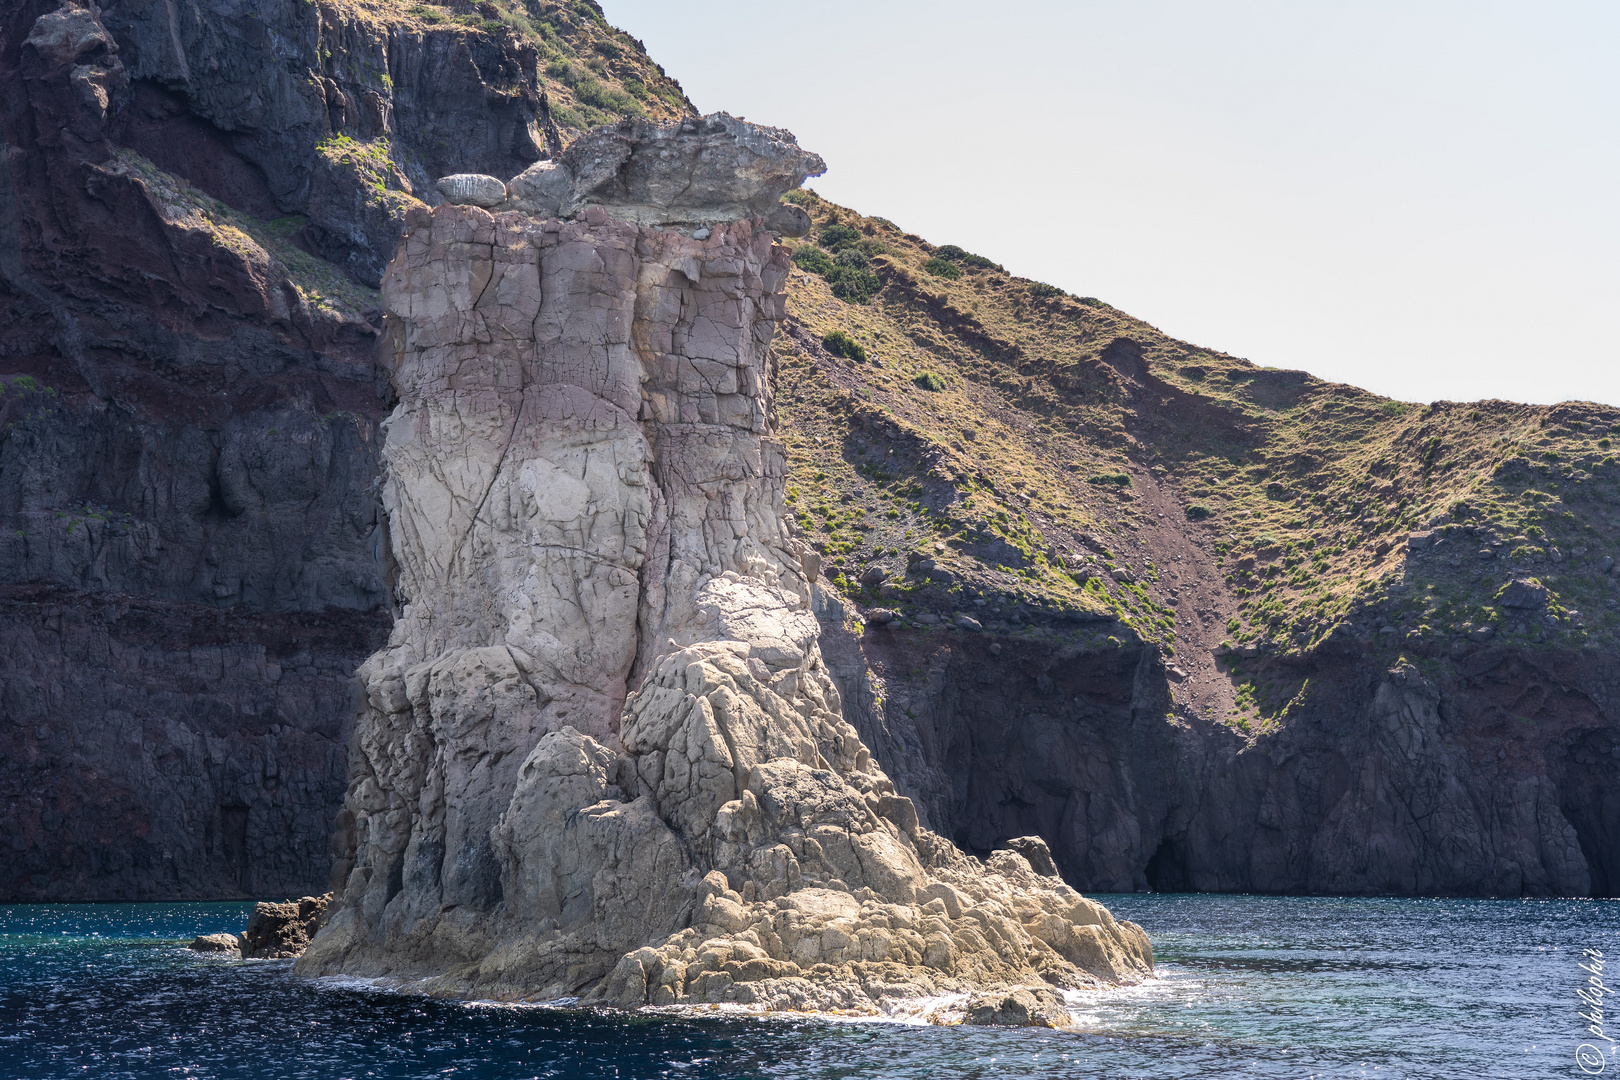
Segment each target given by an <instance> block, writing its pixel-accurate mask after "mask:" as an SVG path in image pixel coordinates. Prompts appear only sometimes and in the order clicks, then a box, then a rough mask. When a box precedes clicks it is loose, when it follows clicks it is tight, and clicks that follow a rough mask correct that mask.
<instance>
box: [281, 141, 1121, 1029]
mask: <svg viewBox="0 0 1620 1080" xmlns="http://www.w3.org/2000/svg"><path fill="white" fill-rule="evenodd" d="M727 121H728V124H727V125H721V130H720V134H722V135H725V134H726V133H728V132H733V133H734V132H735V125H736V124H737V123H739V122H736V121H730V120H729V118H727ZM745 126H746V125H745ZM638 130H640V129H638ZM671 130H673V131H674V134H673V135H672V136H670V138H671V139H673V140H674V141H673V142H671V143H669V145H670V146H673V147H676V148H678V147H680V146H684V145H685V143H682V142H681V140H682V139H687V140H688V141H690V140H691V139H692V138H696V137H698V136H700V135H703V130H701V129H700V128H699V129H694V131H687V130H686V128H685V127H680V126H677V128H675V129H671ZM709 134H710V135H713V134H714V133H713V132H710V133H709ZM643 135H645V132H643ZM742 136H746V137H738V138H736V139H735V140H734V142H735V143H736V144H737V145H745V144H747V145H752V143H750V141H749V140H754V141H755V142H759V143H760V145H763V146H765V147H766V148H767V149H769V148H771V147H775V150H774V151H773V153H776V154H777V156H776V158H774V159H772V160H774V161H775V163H776V164H774V165H772V166H771V168H773V169H776V170H777V172H776V173H771V175H772V176H776V175H777V174H779V173H780V170H781V161H782V160H788V159H792V154H791V153H789V152H788V151H787V150H784V149H783V145H782V141H781V133H770V134H769V137H768V138H766V137H764V136H760V137H759V138H758V139H755V136H754V135H752V134H749V133H748V132H743V133H742ZM727 137H730V136H727ZM661 138H662V136H659V137H658V138H653V137H651V136H648V137H646V138H643V139H642V143H643V144H645V145H652V146H657V145H660V141H659V140H660V139H661ZM666 141H667V140H666ZM609 143H610V144H611V145H608V146H607V147H606V149H604V150H603V155H604V162H606V161H607V159H608V158H611V157H613V155H612V154H611V153H608V150H611V149H612V147H613V146H619V147H620V148H621V149H622V148H623V147H624V143H623V141H622V140H621V141H620V142H619V143H612V141H611V140H609ZM638 145H640V144H638ZM792 149H793V150H794V151H796V148H792ZM635 152H636V147H635V146H631V147H630V148H629V149H627V150H626V151H625V153H626V155H628V156H627V157H625V158H624V159H623V160H620V161H619V164H618V165H615V166H613V168H619V167H620V166H623V165H624V164H625V162H626V161H630V162H632V163H633V162H634V161H635V160H636V159H635ZM682 152H683V153H684V151H682ZM651 160H671V161H674V162H676V163H677V164H679V165H680V168H681V169H684V170H686V172H685V173H683V175H686V176H688V178H691V177H692V176H694V175H696V174H697V173H701V171H702V170H701V169H697V166H696V165H694V164H693V163H692V162H690V161H688V160H687V159H686V158H685V157H682V156H681V154H679V153H676V152H675V151H674V150H672V151H671V158H669V159H659V158H656V157H654V158H652V159H651ZM644 164H645V163H643V165H644ZM643 165H638V166H636V167H637V168H642V167H643ZM601 167H602V169H603V170H607V171H604V173H603V175H604V176H606V175H608V172H610V171H611V170H609V169H608V164H603V165H602V166H601ZM706 167H707V166H705V168H706ZM795 167H797V166H795ZM761 168H762V169H763V168H764V167H763V166H761ZM694 170H696V173H695V172H694ZM547 171H548V170H545V169H542V170H539V172H540V173H546V172H547ZM765 171H766V172H769V171H770V170H769V169H766V170H765ZM534 172H535V170H531V173H534ZM614 175H619V174H614ZM525 177H527V179H525ZM525 177H520V178H518V179H517V180H514V181H513V184H512V191H513V192H514V194H516V195H518V196H519V197H524V196H525V193H526V192H529V193H532V192H533V191H534V190H537V189H540V188H544V187H545V184H546V183H549V182H550V181H546V180H545V178H544V177H543V176H539V175H538V174H537V175H536V176H531V175H530V174H525ZM700 178H701V177H700ZM800 178H802V176H801V177H800ZM665 179H667V178H665ZM722 179H723V178H721V179H716V178H713V177H711V178H709V179H708V180H705V181H704V182H706V183H712V185H715V190H717V191H720V190H722V189H723V190H724V191H727V192H730V194H722V195H714V196H712V197H713V198H714V199H722V198H723V199H727V200H731V201H730V202H727V203H726V204H725V206H728V207H730V208H731V209H732V210H735V209H737V208H738V207H742V208H744V209H753V210H754V211H755V218H754V219H749V218H746V217H745V218H740V219H736V220H731V221H729V222H728V221H725V220H723V215H716V216H714V217H712V218H711V219H710V220H712V221H714V222H715V223H714V224H713V225H712V226H711V228H710V230H709V235H708V236H707V237H706V238H704V239H702V240H699V239H697V238H696V237H695V236H693V235H689V234H688V233H686V232H684V231H679V230H675V229H667V228H661V227H656V226H652V225H647V224H638V223H636V221H634V220H623V219H622V217H618V216H615V215H617V213H618V211H619V210H621V209H624V207H623V206H622V205H616V206H615V207H613V208H612V209H613V210H614V214H610V212H609V210H610V208H609V207H606V206H603V205H586V206H584V207H583V208H582V209H581V210H580V212H579V214H578V217H577V220H574V221H562V220H559V219H557V218H555V217H551V218H546V219H541V218H537V217H535V216H531V215H529V214H524V213H516V212H507V213H501V214H499V215H491V214H489V213H486V212H485V211H483V210H481V209H477V208H475V207H469V206H454V205H451V206H443V207H440V208H438V209H437V210H435V211H432V212H428V211H425V210H418V211H413V212H412V213H411V215H410V216H409V217H408V218H407V232H406V235H405V237H404V239H403V241H402V243H401V246H400V249H399V252H398V253H397V255H396V256H395V259H394V262H393V263H392V265H391V266H390V267H389V270H388V273H387V275H386V276H385V278H384V283H383V291H384V299H385V302H386V304H387V306H388V310H389V313H390V320H389V327H388V331H387V334H388V339H389V342H390V343H391V346H392V351H393V379H394V383H395V386H396V387H397V389H398V392H399V406H398V408H396V410H395V412H394V414H393V416H392V417H390V419H389V421H388V423H387V425H386V443H385V446H384V450H383V453H384V458H385V460H386V462H387V468H388V475H387V484H386V488H385V490H384V493H383V498H384V504H385V506H386V508H387V511H388V515H389V525H390V536H391V541H392V545H393V552H394V557H395V560H396V562H397V565H398V577H399V584H398V592H399V595H400V597H401V599H402V602H403V608H402V610H401V612H400V615H399V618H398V621H397V623H396V626H395V629H394V633H393V636H392V638H391V639H390V641H389V643H388V645H387V647H386V648H384V649H383V650H382V651H380V652H378V653H377V654H376V655H374V656H373V657H372V658H371V659H370V660H369V661H368V662H367V663H366V664H365V665H364V667H362V669H361V671H360V680H361V683H362V686H363V689H364V704H363V708H362V713H361V716H360V718H359V721H358V724H357V729H356V734H355V738H354V750H353V753H352V756H351V770H352V771H351V784H350V790H349V795H348V800H347V806H346V808H345V811H344V815H345V816H344V818H343V819H342V820H343V821H345V822H348V821H351V820H352V822H353V827H352V829H350V828H348V827H347V825H346V826H345V829H344V831H343V834H342V835H343V837H345V838H352V840H351V842H350V844H348V845H345V847H344V850H342V851H341V852H340V863H339V872H338V876H339V878H340V880H339V881H338V883H337V884H338V894H339V899H338V900H337V902H336V903H335V904H334V908H333V912H332V915H331V917H330V918H329V920H328V922H327V924H326V926H325V929H323V931H322V932H321V934H320V935H319V936H318V937H317V938H316V940H315V942H314V943H313V944H312V945H311V947H310V949H309V951H308V952H307V953H306V954H305V956H304V958H303V959H302V960H301V961H300V962H299V970H300V971H304V972H308V973H327V972H347V973H354V974H366V975H393V976H399V977H405V978H411V979H415V980H421V985H423V986H424V987H425V988H427V989H430V990H434V991H440V992H446V993H455V994H471V995H482V996H493V997H501V998H528V999H536V998H545V999H549V998H558V997H583V998H584V999H586V1000H588V1001H594V1002H603V1003H608V1004H613V1005H619V1006H624V1007H634V1006H640V1005H648V1004H651V1005H668V1004H683V1003H700V1002H719V1001H725V1002H738V1003H745V1004H751V1005H754V1006H758V1007H762V1008H816V1009H853V1010H858V1011H873V1010H875V1009H878V1008H881V1007H883V1006H884V1005H885V1003H887V1002H894V1001H898V1000H901V999H907V998H920V997H930V996H934V995H940V994H957V995H965V994H967V993H968V992H970V991H992V992H993V994H996V995H1000V997H996V998H995V1002H994V1007H993V1008H988V1011H986V1009H978V1008H977V1007H975V1008H974V1009H970V1010H969V1012H972V1013H973V1015H974V1016H977V1015H979V1013H981V1012H982V1013H984V1015H985V1016H988V1017H992V1018H995V1017H1001V1018H1003V1020H1005V1021H1006V1022H1021V1023H1055V1022H1057V1013H1055V1012H1054V1011H1053V1009H1054V1006H1053V1002H1055V1001H1057V998H1055V997H1054V996H1053V995H1052V988H1053V987H1057V988H1063V987H1082V986H1095V985H1099V984H1101V983H1115V982H1131V981H1135V980H1137V979H1140V978H1142V977H1144V976H1146V975H1148V974H1149V973H1150V972H1151V970H1152V956H1151V951H1150V950H1149V949H1148V946H1147V940H1146V937H1145V935H1143V934H1142V933H1141V931H1140V930H1139V929H1137V928H1135V927H1133V926H1132V925H1131V924H1129V923H1116V922H1115V921H1114V920H1113V918H1112V917H1111V916H1109V914H1108V913H1107V911H1105V910H1104V909H1103V908H1101V907H1100V906H1099V905H1096V904H1094V903H1092V902H1090V901H1088V900H1085V899H1084V898H1082V897H1081V896H1079V894H1077V893H1075V892H1074V890H1072V889H1070V888H1069V887H1068V886H1066V885H1064V884H1063V883H1062V882H1061V880H1060V879H1058V878H1056V877H1055V876H1053V875H1052V874H1051V873H1050V870H1051V867H1050V855H1049V853H1046V851H1045V847H1044V845H1039V843H1038V841H1035V840H1031V839H1029V838H1026V839H1024V840H1020V841H1019V844H1020V847H1021V850H1024V851H1026V852H1028V853H1029V854H1030V855H1031V856H1033V857H1035V858H1036V860H1037V861H1038V862H1041V865H1042V869H1043V870H1046V871H1048V872H1047V873H1046V874H1038V873H1036V872H1035V871H1034V870H1032V869H1031V866H1030V863H1029V861H1028V860H1026V859H1025V857H1024V856H1023V855H1020V854H1016V853H1014V852H1012V851H1003V852H997V853H996V854H995V856H994V857H992V858H991V859H990V860H989V862H988V863H981V862H979V861H978V860H976V859H972V858H969V857H967V856H964V855H963V854H961V853H960V852H958V851H957V850H956V849H955V848H953V847H952V846H951V845H950V844H949V843H947V842H946V841H944V840H943V839H941V838H940V837H937V836H934V835H932V834H930V833H928V832H927V831H926V830H923V829H921V828H920V827H919V824H918V818H917V812H916V809H915V807H913V806H912V804H911V801H910V800H909V799H906V798H904V797H902V796H900V795H899V794H898V793H896V792H895V790H894V785H893V784H892V783H891V782H890V781H889V779H888V777H887V776H885V775H884V774H883V772H882V771H881V770H880V769H879V768H878V767H877V766H876V765H875V764H874V763H873V761H872V758H871V755H870V754H869V752H868V751H867V748H866V747H865V746H864V745H862V743H861V740H860V738H859V737H858V736H857V734H856V732H855V730H854V728H853V727H851V726H850V725H849V724H848V723H847V722H846V721H845V720H844V718H843V712H842V705H841V702H840V701H839V696H838V691H837V689H836V688H835V686H834V684H833V682H832V680H831V678H829V676H828V675H827V672H826V671H825V670H824V667H823V664H822V659H821V653H820V649H819V646H818V643H817V642H818V633H819V624H818V622H817V619H816V617H815V614H814V613H813V612H812V610H811V607H812V601H813V587H812V585H811V580H812V579H813V578H814V576H815V574H816V571H817V569H818V567H817V560H816V559H815V557H814V554H813V553H811V552H809V551H808V550H807V549H805V548H804V547H803V546H802V545H800V544H798V543H797V542H796V541H794V540H792V539H791V538H790V537H789V535H788V533H787V532H786V528H785V525H784V510H785V501H784V475H785V467H784V454H783V447H782V444H781V443H780V441H779V440H778V439H777V438H776V437H775V436H774V435H773V434H772V432H771V427H770V423H769V417H770V415H771V385H770V379H769V371H770V363H769V352H768V350H769V346H770V341H771V337H772V334H773V332H774V329H775V324H776V322H777V321H778V320H780V319H781V317H782V314H783V306H782V304H783V300H782V293H781V289H782V286H783V283H784V281H785V279H786V276H787V271H788V267H789V265H790V264H789V261H788V259H787V253H786V252H785V251H784V250H783V249H782V248H780V247H777V246H775V245H774V244H773V242H772V239H771V237H770V235H769V234H768V233H767V232H765V231H763V230H762V229H760V228H759V227H758V225H757V218H758V211H759V210H760V209H761V208H760V207H756V206H754V204H753V202H752V201H751V200H752V199H754V196H750V195H749V194H748V192H749V190H752V189H750V187H749V185H750V184H753V185H764V186H763V187H760V188H758V190H760V191H766V192H768V193H769V200H770V201H772V202H774V200H775V198H776V195H777V194H779V193H780V189H773V188H772V184H774V183H776V181H774V180H769V178H768V177H767V178H765V179H761V177H759V176H755V177H754V178H753V179H749V177H748V176H746V175H744V176H740V177H733V178H732V180H731V181H726V182H725V183H731V184H734V185H735V186H734V187H732V188H728V187H726V186H725V183H722V182H721V180H722ZM768 180H769V182H767V181H768ZM794 182H795V183H796V182H797V180H795V181H794ZM603 183H606V181H605V180H604V181H603ZM636 183H637V184H640V186H639V187H636V186H635V185H630V186H629V187H627V188H626V191H627V192H630V194H634V193H636V192H640V195H637V196H636V197H637V198H642V200H643V201H642V202H640V203H636V204H635V206H641V207H645V206H646V205H650V204H651V203H650V202H648V200H652V201H653V202H656V201H657V199H659V198H664V195H659V194H658V193H660V192H663V193H666V194H668V193H669V192H672V191H673V190H674V189H673V188H672V187H670V185H669V184H668V183H666V182H665V180H664V179H660V178H658V177H647V176H643V177H641V179H639V180H637V181H636ZM593 190H594V189H593ZM757 194H758V192H757V191H756V195H757ZM626 197H629V196H628V195H627V196H626ZM760 198H763V196H760ZM665 201H666V203H667V204H668V205H671V206H673V205H675V204H676V203H678V202H679V201H680V200H679V199H678V198H676V197H675V196H674V195H669V197H668V199H666V200H665ZM755 201H757V200H755ZM635 206H632V207H631V208H630V212H629V213H627V214H626V215H624V216H628V217H630V218H633V219H639V218H641V217H643V216H644V215H643V214H642V213H641V211H640V210H637V209H635ZM722 208H724V207H722ZM728 212H730V211H728ZM699 231H701V230H699ZM1042 855H1045V859H1044V861H1043V860H1042V859H1041V856H1042ZM1009 995H1011V996H1010V997H1009ZM963 1000H966V999H965V998H963ZM1007 1001H1012V1002H1013V1005H1011V1006H1008V1005H1006V1002H1007ZM1020 1009H1021V1010H1022V1012H1020ZM975 1010H976V1011H975ZM1059 1011H1061V1010H1059ZM963 1015H967V1014H966V1013H964V1014H963ZM1009 1018H1010V1019H1009Z"/></svg>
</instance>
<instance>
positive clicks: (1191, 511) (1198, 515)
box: [1187, 503, 1211, 521]
mask: <svg viewBox="0 0 1620 1080" xmlns="http://www.w3.org/2000/svg"><path fill="white" fill-rule="evenodd" d="M1210 513H1211V511H1210V509H1209V507H1207V506H1205V505H1204V504H1203V503H1193V504H1192V505H1191V506H1189V507H1187V520H1188V521H1203V520H1204V519H1205V518H1207V517H1209V515H1210Z"/></svg>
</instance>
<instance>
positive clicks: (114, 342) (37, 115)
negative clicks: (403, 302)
mask: <svg viewBox="0 0 1620 1080" xmlns="http://www.w3.org/2000/svg"><path fill="white" fill-rule="evenodd" d="M505 17H506V18H507V19H508V20H509V22H502V21H500V20H499V19H486V18H484V17H482V16H479V17H476V18H472V19H468V18H467V17H465V15H462V16H460V17H458V18H451V17H450V15H449V13H445V12H441V11H439V10H437V9H434V8H430V7H425V6H422V5H414V6H413V5H407V4H390V3H386V2H385V3H362V4H343V5H338V4H330V3H320V2H317V3H308V2H304V0H265V2H255V3H249V4H237V3H224V2H212V0H208V2H202V3H188V4H181V5H175V4H173V3H163V2H159V0H120V2H118V3H110V4H107V5H106V6H105V7H102V6H98V5H96V4H94V3H76V2H69V3H59V2H57V0H25V2H22V3H16V4H9V5H6V7H5V9H4V11H3V12H0V138H3V139H4V142H5V149H6V153H5V154H3V155H0V521H3V528H0V640H3V641H4V642H5V643H6V645H7V648H5V649H3V650H0V688H3V689H0V708H3V710H4V711H3V722H0V807H3V812H0V831H3V834H4V837H5V842H4V843H3V844H0V899H4V900H7V901H15V900H31V901H37V900H159V899H206V898H220V897H243V896H262V895H266V894H276V895H299V894H302V893H307V892H319V891H321V890H323V889H324V888H325V885H326V881H327V878H328V876H329V870H330V866H331V844H330V832H331V822H332V820H333V817H334V816H335V814H336V813H337V810H338V807H339V805H340V803H341V801H342V796H343V792H344V790H345V787H346V782H347V779H346V778H347V766H346V757H347V745H348V741H349V732H350V725H351V720H352V716H353V711H354V691H353V682H352V675H353V672H354V670H355V669H356V668H357V667H358V666H359V665H360V663H361V662H363V661H364V660H365V658H366V657H367V656H368V655H370V654H371V652H373V651H374V650H375V649H376V648H377V647H378V646H379V645H380V644H381V643H382V642H383V641H384V640H385V639H386V637H387V634H388V631H389V627H390V626H391V625H392V621H393V613H394V608H395V603H394V598H393V584H392V578H393V575H394V572H395V571H394V567H393V566H392V565H391V564H390V561H389V560H390V556H389V554H388V552H389V543H388V538H387V535H386V527H387V526H386V522H385V521H384V520H383V517H382V515H381V512H380V509H381V508H380V504H379V502H378V498H377V492H378V487H377V484H378V478H379V475H380V470H381V464H380V459H379V455H378V440H379V435H378V431H377V425H378V423H379V422H380V421H381V420H382V418H383V417H384V416H386V415H387V413H388V410H389V409H390V408H391V407H392V401H391V400H390V394H391V393H392V391H391V389H390V388H389V385H388V380H387V377H386V374H385V373H384V372H382V371H381V370H380V369H379V368H378V366H377V363H376V355H377V351H378V344H377V343H378V330H379V327H380V326H381V322H382V315H381V311H380V309H379V308H378V299H377V293H376V289H375V286H376V285H377V283H378V280H379V278H380V275H381V273H382V269H383V267H384V266H385V265H386V263H387V262H388V260H389V258H391V257H392V255H393V251H394V246H395V243H396V241H397V239H398V234H399V227H400V222H401V220H402V218H403V215H404V214H405V213H406V212H407V211H408V210H409V209H410V208H411V207H413V206H421V205H423V203H422V201H421V199H420V198H419V197H418V196H419V195H420V196H424V197H426V198H427V199H429V200H432V201H438V196H437V194H435V193H434V192H432V190H431V185H430V180H431V178H432V177H437V176H441V175H444V174H446V173H452V172H457V171H462V170H466V169H481V170H486V171H488V170H493V171H498V172H500V173H501V174H502V175H508V174H511V173H514V172H518V171H521V170H522V169H524V168H526V167H527V166H528V165H529V164H531V163H533V162H535V161H536V160H537V159H539V158H540V157H541V156H542V154H543V152H544V147H545V145H546V143H547V140H548V139H552V140H553V141H561V140H562V139H564V138H568V137H571V136H577V135H578V134H580V133H581V132H582V130H583V129H584V128H585V127H588V126H591V125H594V124H597V123H600V122H602V121H604V120H611V119H614V118H616V115H617V113H616V112H613V111H609V110H608V109H607V108H604V106H607V107H611V108H616V107H617V106H618V105H620V104H623V103H624V102H627V101H628V102H632V103H633V104H634V107H635V108H636V109H637V110H639V111H642V112H645V113H647V114H648V115H653V116H675V115H681V114H682V113H683V112H687V111H690V110H689V108H688V107H687V106H686V105H685V103H684V99H683V98H682V96H681V94H680V92H679V88H678V87H677V86H675V85H674V84H673V83H672V82H670V81H669V80H668V79H666V78H665V77H664V76H663V75H662V73H661V72H660V71H658V70H657V67H656V65H654V64H652V63H651V62H650V61H649V60H647V58H646V56H645V54H644V53H643V52H642V51H641V50H640V48H639V46H638V45H636V44H635V43H634V41H633V39H629V38H628V37H627V36H625V35H622V34H620V33H619V32H617V31H614V30H612V29H611V28H610V27H607V26H606V24H605V23H604V22H602V21H601V19H600V13H599V12H598V11H596V9H594V8H591V7H590V6H589V5H588V4H577V5H570V6H568V7H566V8H564V7H563V6H561V5H550V6H549V7H548V9H547V11H546V13H545V15H544V19H543V22H544V25H545V27H546V30H547V32H548V33H549V34H550V35H551V37H550V38H549V41H551V42H552V44H551V45H545V44H543V43H541V44H537V43H536V38H535V34H536V31H535V28H534V26H532V25H530V24H529V23H528V22H527V20H526V17H523V16H519V15H513V14H511V13H510V12H507V13H506V15H505ZM537 18H538V16H537ZM559 48H565V49H567V50H569V52H568V53H567V54H566V55H564V54H560V53H559V52H558V51H557V50H558V49H559ZM609 53H611V54H612V55H611V57H609V55H608V54H609ZM591 64H595V65H596V66H595V67H592V66H590V65H591ZM610 65H611V66H610ZM548 66H549V67H550V68H552V69H554V70H555V72H556V75H554V76H545V75H542V73H541V69H542V68H545V67H548ZM598 68H600V69H601V70H598ZM627 84H628V85H630V86H633V87H635V88H637V89H639V90H640V92H641V93H642V95H643V98H644V99H645V100H642V99H634V98H631V97H629V96H627V93H626V91H625V89H624V87H625V86H626V85H627ZM548 103H549V111H548ZM548 123H549V126H550V134H549V135H548V134H547V126H548Z"/></svg>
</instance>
